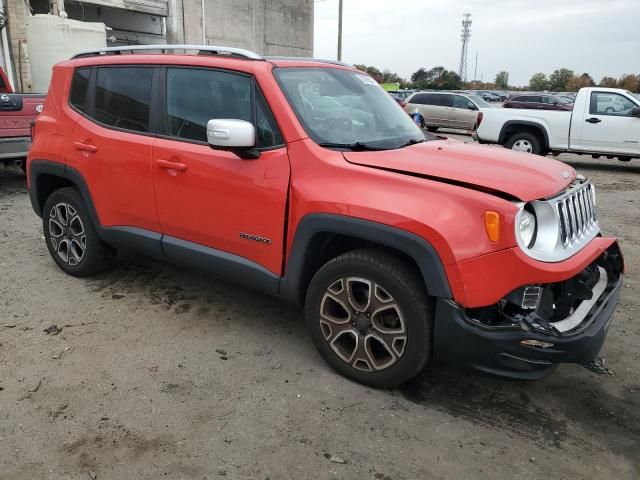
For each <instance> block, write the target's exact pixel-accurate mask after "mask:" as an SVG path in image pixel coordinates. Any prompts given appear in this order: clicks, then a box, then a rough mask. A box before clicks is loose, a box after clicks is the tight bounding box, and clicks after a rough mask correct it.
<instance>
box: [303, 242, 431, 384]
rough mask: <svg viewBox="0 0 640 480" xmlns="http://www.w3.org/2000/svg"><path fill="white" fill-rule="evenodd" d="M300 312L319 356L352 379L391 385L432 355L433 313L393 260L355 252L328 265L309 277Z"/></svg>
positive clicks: (417, 281) (411, 277)
mask: <svg viewBox="0 0 640 480" xmlns="http://www.w3.org/2000/svg"><path fill="white" fill-rule="evenodd" d="M305 310H306V311H305V317H306V321H307V326H308V328H309V331H310V334H311V337H312V339H313V341H314V343H315V345H316V347H317V348H318V350H319V351H320V354H321V355H322V357H323V358H324V359H325V360H326V361H327V363H329V365H331V367H333V368H334V369H335V370H336V371H337V372H339V373H341V374H342V375H344V376H345V377H347V378H350V379H352V380H355V381H356V382H359V383H363V384H365V385H370V386H373V387H378V388H389V387H395V386H397V385H400V384H401V383H404V382H406V381H407V380H409V379H411V378H413V377H414V376H415V375H417V374H418V373H419V372H420V371H421V370H422V369H423V368H424V366H425V365H426V364H427V362H428V360H429V358H430V356H431V344H432V332H433V320H432V308H431V304H430V302H429V297H428V296H427V293H426V291H425V289H424V283H423V282H422V279H421V277H420V276H419V275H418V274H417V273H416V272H415V271H414V269H413V268H411V266H410V265H408V264H406V263H405V262H404V261H403V260H401V259H399V258H397V257H394V256H392V255H388V254H386V253H383V252H379V251H377V250H354V251H351V252H347V253H345V254H343V255H340V256H338V257H337V258H334V259H333V260H331V261H329V262H328V263H327V264H326V265H324V266H323V267H322V268H321V269H320V270H319V271H318V272H317V273H316V274H315V276H314V277H313V279H312V280H311V283H310V285H309V289H308V291H307V297H306V305H305Z"/></svg>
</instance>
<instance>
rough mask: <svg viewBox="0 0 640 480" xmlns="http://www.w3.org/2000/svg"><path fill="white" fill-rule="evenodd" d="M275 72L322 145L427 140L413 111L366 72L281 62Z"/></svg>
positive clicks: (388, 146) (403, 143) (384, 144)
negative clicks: (286, 64) (400, 102)
mask: <svg viewBox="0 0 640 480" xmlns="http://www.w3.org/2000/svg"><path fill="white" fill-rule="evenodd" d="M274 74H275V76H276V78H277V80H278V82H279V84H280V86H281V87H282V90H283V91H284V94H285V95H286V97H287V99H288V101H289V103H290V104H291V107H292V108H293V110H294V111H295V113H296V116H297V117H298V120H300V122H301V123H302V125H303V127H304V128H305V130H306V131H307V133H308V134H309V136H310V137H311V138H312V139H313V140H314V141H315V142H316V143H318V144H320V145H322V146H326V147H336V148H341V147H343V148H351V149H361V150H365V149H375V150H379V149H380V150H386V149H392V148H399V147H402V146H406V145H411V144H414V143H419V142H423V141H425V140H427V135H426V134H425V133H424V132H423V131H422V130H420V128H419V127H418V126H417V125H416V124H415V123H414V122H413V120H412V119H411V117H409V115H407V114H406V113H405V112H404V110H402V108H401V107H400V106H399V105H398V104H397V103H396V102H395V101H394V100H393V98H391V96H390V95H389V94H388V93H387V92H385V91H384V90H383V89H382V88H381V87H380V86H379V85H378V83H377V82H376V81H375V80H374V79H373V78H371V77H370V76H368V75H366V74H364V73H358V72H354V71H351V70H341V69H337V68H296V67H289V68H277V69H275V70H274ZM431 138H435V137H431V136H429V139H431Z"/></svg>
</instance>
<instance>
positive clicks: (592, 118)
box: [571, 91, 640, 156]
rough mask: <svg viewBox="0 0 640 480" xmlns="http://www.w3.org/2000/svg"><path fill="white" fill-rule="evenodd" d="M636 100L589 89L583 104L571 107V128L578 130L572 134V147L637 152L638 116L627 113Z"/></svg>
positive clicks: (639, 151) (639, 136) (639, 148)
mask: <svg viewBox="0 0 640 480" xmlns="http://www.w3.org/2000/svg"><path fill="white" fill-rule="evenodd" d="M638 103H640V102H635V101H633V100H632V99H630V98H629V97H627V96H625V95H622V94H620V93H611V92H598V91H592V92H591V95H590V97H589V98H588V100H587V104H586V105H584V106H581V105H576V107H574V114H573V118H572V120H571V122H572V129H571V130H572V133H573V132H575V131H576V129H577V130H578V131H579V132H580V133H579V136H578V137H577V138H576V137H572V138H571V148H572V149H575V150H586V151H590V152H604V153H621V154H627V155H634V156H635V155H640V118H638V117H632V116H631V115H630V113H631V109H632V108H634V107H636V106H638ZM576 111H579V112H580V113H576ZM575 122H579V125H580V126H578V125H574V123H575Z"/></svg>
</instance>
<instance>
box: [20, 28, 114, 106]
mask: <svg viewBox="0 0 640 480" xmlns="http://www.w3.org/2000/svg"><path fill="white" fill-rule="evenodd" d="M106 46H107V40H106V27H105V25H104V23H97V22H80V21H78V20H70V19H68V18H61V17H57V16H55V15H33V16H31V17H29V19H28V23H27V48H28V49H29V60H30V61H29V63H30V66H31V85H32V86H31V89H32V91H33V92H36V93H46V92H47V90H48V88H49V81H50V80H51V67H53V66H54V65H55V64H56V63H58V62H61V61H63V60H68V59H69V58H71V57H72V56H73V55H75V54H76V53H78V52H81V51H82V50H89V49H94V48H103V47H106Z"/></svg>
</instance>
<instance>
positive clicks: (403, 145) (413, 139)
mask: <svg viewBox="0 0 640 480" xmlns="http://www.w3.org/2000/svg"><path fill="white" fill-rule="evenodd" d="M423 142H426V140H416V139H415V138H412V139H411V140H409V141H408V142H406V143H402V144H400V145H397V146H395V147H393V149H394V150H395V149H397V148H403V147H410V146H411V145H416V144H418V143H423Z"/></svg>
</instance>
